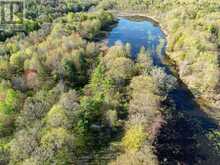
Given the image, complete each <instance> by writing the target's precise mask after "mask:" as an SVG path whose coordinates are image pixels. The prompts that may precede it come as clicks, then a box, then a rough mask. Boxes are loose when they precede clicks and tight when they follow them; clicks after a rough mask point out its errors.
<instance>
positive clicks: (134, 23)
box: [108, 17, 166, 65]
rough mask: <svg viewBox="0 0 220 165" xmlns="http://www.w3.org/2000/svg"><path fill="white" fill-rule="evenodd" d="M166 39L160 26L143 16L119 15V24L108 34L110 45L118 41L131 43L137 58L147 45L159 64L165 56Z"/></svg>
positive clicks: (132, 50)
mask: <svg viewBox="0 0 220 165" xmlns="http://www.w3.org/2000/svg"><path fill="white" fill-rule="evenodd" d="M165 41H166V40H165V35H164V33H163V32H162V31H161V29H160V27H159V26H157V25H156V24H154V23H152V22H150V21H148V20H147V19H146V18H142V17H131V18H122V17H119V19H118V24H117V26H116V27H115V28H113V30H112V31H111V32H110V34H109V36H108V46H113V45H114V44H115V43H116V42H121V43H123V44H126V43H130V44H131V47H132V49H131V53H132V57H133V58H136V56H137V54H138V52H139V51H140V48H141V47H145V48H146V49H147V50H148V51H150V53H151V54H152V56H153V60H154V63H155V64H158V65H160V64H161V61H162V59H163V57H164V49H165V46H166V42H165Z"/></svg>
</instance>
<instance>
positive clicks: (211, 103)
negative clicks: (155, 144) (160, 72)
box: [110, 10, 220, 124]
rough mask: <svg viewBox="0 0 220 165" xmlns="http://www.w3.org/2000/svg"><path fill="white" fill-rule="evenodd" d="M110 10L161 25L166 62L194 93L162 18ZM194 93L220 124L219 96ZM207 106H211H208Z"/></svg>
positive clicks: (120, 15)
mask: <svg viewBox="0 0 220 165" xmlns="http://www.w3.org/2000/svg"><path fill="white" fill-rule="evenodd" d="M110 12H111V13H113V14H114V15H115V16H118V17H135V16H138V17H145V18H146V19H149V20H150V21H152V22H154V23H155V24H156V25H157V26H159V27H160V28H161V31H162V32H163V33H164V34H165V36H166V37H167V45H166V49H165V53H166V61H165V62H166V64H167V65H169V66H170V67H172V72H173V74H174V75H175V77H176V78H177V79H179V80H180V81H181V83H182V84H184V86H187V88H189V89H190V90H191V92H192V93H194V91H193V90H192V88H191V87H190V86H189V85H188V83H187V82H186V81H185V80H184V78H181V76H180V70H179V66H178V65H177V63H176V61H175V59H173V56H172V55H171V53H170V52H168V51H167V50H168V49H169V42H171V41H170V36H171V34H170V33H169V32H168V30H167V29H166V27H165V26H164V25H163V24H161V21H160V19H158V18H157V17H155V16H153V15H151V14H150V13H147V14H145V13H142V12H134V11H132V12H130V11H117V10H110ZM193 95H194V97H195V100H196V102H197V103H198V104H199V105H200V106H201V107H204V108H202V109H204V112H207V113H209V114H210V115H211V117H213V118H215V119H216V120H218V122H219V124H220V105H219V101H220V100H218V98H219V96H218V95H214V94H209V95H212V97H208V96H207V94H205V95H203V94H201V95H196V94H195V93H194V94H193ZM207 107H209V108H207ZM210 109H211V110H210Z"/></svg>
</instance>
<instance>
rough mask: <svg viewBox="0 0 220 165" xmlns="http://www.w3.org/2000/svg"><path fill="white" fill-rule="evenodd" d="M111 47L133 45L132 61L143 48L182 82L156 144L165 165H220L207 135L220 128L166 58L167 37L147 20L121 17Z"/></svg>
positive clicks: (168, 104)
mask: <svg viewBox="0 0 220 165" xmlns="http://www.w3.org/2000/svg"><path fill="white" fill-rule="evenodd" d="M107 42H108V46H113V45H114V44H115V43H116V42H121V43H123V44H126V43H130V45H131V53H132V58H133V59H135V58H136V57H137V54H138V52H139V50H140V48H141V47H143V46H144V47H145V48H146V49H147V50H148V51H149V52H150V53H151V55H152V58H153V61H154V65H156V66H158V67H163V68H164V69H165V70H166V71H167V73H168V74H172V75H173V76H175V77H176V78H177V79H178V86H177V88H176V89H175V90H173V91H172V92H170V93H169V96H168V99H167V101H166V102H165V103H164V107H166V108H167V109H168V110H167V113H164V116H165V119H166V121H167V123H166V124H165V125H164V126H163V127H162V129H161V131H160V133H159V134H158V136H157V138H156V139H155V142H154V144H153V145H154V147H155V154H156V155H157V156H158V159H159V161H160V164H163V165H191V164H192V165H194V164H196V165H197V164H204V165H212V164H213V165H218V164H220V155H218V154H217V153H216V151H215V149H214V148H215V147H214V144H213V143H212V141H210V140H209V139H208V138H207V134H209V133H210V132H211V131H213V130H216V129H218V126H217V124H216V122H215V121H214V120H213V119H211V118H209V116H208V115H207V114H206V113H204V112H203V111H202V107H200V106H199V104H197V102H196V100H195V98H194V96H193V94H192V93H191V92H190V90H189V89H188V88H187V86H186V85H184V84H183V83H182V81H181V80H180V79H179V78H178V75H177V74H176V71H175V67H174V66H173V65H171V64H170V63H169V59H168V57H166V55H165V49H166V36H165V34H164V33H163V32H162V30H161V28H160V27H159V26H158V25H157V24H156V23H155V22H153V21H152V20H149V19H147V18H145V17H119V18H118V24H117V25H116V26H115V27H114V28H113V29H112V31H111V32H110V33H109V35H108V37H107Z"/></svg>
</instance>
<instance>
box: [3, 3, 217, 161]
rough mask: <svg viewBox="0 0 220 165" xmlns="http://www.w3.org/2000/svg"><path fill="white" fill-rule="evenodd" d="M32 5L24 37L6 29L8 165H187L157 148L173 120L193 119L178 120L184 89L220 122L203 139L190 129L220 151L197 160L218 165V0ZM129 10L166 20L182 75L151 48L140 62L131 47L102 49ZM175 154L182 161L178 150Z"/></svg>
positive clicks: (170, 44)
mask: <svg viewBox="0 0 220 165" xmlns="http://www.w3.org/2000/svg"><path fill="white" fill-rule="evenodd" d="M25 5H26V12H25V20H24V22H23V24H24V26H25V30H24V31H22V32H15V31H13V30H9V31H2V32H0V41H1V42H0V165H8V164H9V165H51V164H56V165H72V164H83V165H84V164H85V165H86V164H97V165H99V164H100V165H102V164H103V165H105V164H110V165H157V164H164V165H172V164H181V165H182V164H183V165H184V162H180V161H179V160H181V159H179V158H177V160H176V161H172V164H171V163H170V162H169V161H168V160H167V159H169V158H167V159H163V160H162V159H161V158H160V156H161V153H159V152H160V150H159V149H158V148H159V147H158V146H159V145H158V144H157V143H159V142H158V141H160V138H158V137H161V136H159V135H160V134H161V133H160V132H163V130H164V131H167V130H166V129H164V127H166V126H167V125H169V123H170V121H173V118H174V117H176V118H177V119H176V120H178V121H177V122H176V121H175V122H176V123H178V122H179V121H180V120H181V121H182V120H188V119H185V118H184V119H183V114H182V113H180V114H179V112H178V115H176V112H177V108H176V106H175V103H173V100H172V98H171V97H170V93H172V92H173V91H175V89H176V88H177V86H178V82H181V83H183V84H184V85H185V86H186V87H187V89H189V91H190V92H191V93H192V97H193V100H195V102H196V101H198V104H199V105H198V106H202V105H203V104H204V105H206V106H205V107H206V108H205V109H204V113H205V114H206V115H207V116H210V117H211V118H212V119H213V120H215V121H216V125H217V126H216V129H215V130H211V131H210V132H204V131H203V130H201V127H200V126H201V125H202V124H201V123H199V124H198V123H197V121H193V124H192V125H193V127H195V129H194V130H193V128H192V132H193V131H195V132H199V133H200V134H202V136H205V137H206V138H207V139H208V140H207V141H209V142H210V143H209V144H210V145H209V144H208V145H209V147H208V149H210V148H211V149H212V151H211V150H207V152H209V153H208V154H207V155H208V156H210V158H208V159H207V161H200V160H199V161H197V160H192V162H190V163H191V164H204V165H205V164H210V165H212V164H213V165H217V164H218V162H216V161H217V158H213V157H212V156H213V155H217V156H216V157H219V155H220V129H219V126H220V69H219V50H220V49H219V48H220V19H219V16H220V2H219V1H218V0H212V1H210V0H201V1H197V0H154V1H152V0H88V1H86V0H64V1H61V2H60V1H56V0H54V1H50V0H43V1H42V0H27V2H26V4H25ZM122 12H123V13H131V14H136V15H146V16H149V17H151V18H153V19H155V20H156V21H158V22H159V24H160V26H161V28H162V29H163V31H164V32H165V33H166V35H167V43H168V46H167V50H166V55H167V56H168V57H169V59H170V61H172V65H174V67H175V69H176V72H177V73H176V74H177V76H176V75H173V74H168V73H167V72H166V70H165V69H164V68H162V67H158V66H155V65H154V62H153V59H152V56H151V54H150V52H149V51H148V50H146V49H145V48H144V47H143V48H141V49H140V51H139V53H138V56H137V58H136V59H132V58H131V56H132V55H131V47H132V45H130V44H129V43H127V44H122V43H115V45H114V46H112V47H107V46H106V45H105V44H104V41H103V40H102V39H103V36H104V37H105V36H106V34H108V32H109V29H111V28H112V27H114V26H115V24H117V13H122ZM16 16H17V17H18V22H19V13H16ZM183 101H184V100H183ZM185 101H187V100H185ZM200 102H202V103H201V104H202V105H200ZM167 123H168V124H167ZM190 127H191V125H190ZM166 128H167V127H166ZM190 131H191V130H190ZM166 133H167V134H168V136H170V137H172V136H174V135H172V133H170V134H169V132H166ZM194 135H195V134H193V135H192V138H194V139H196V140H197V141H196V144H193V145H192V147H195V148H199V147H200V146H201V145H202V143H204V142H203V141H202V140H201V142H198V140H200V138H201V136H200V135H199V136H194ZM177 136H178V135H177ZM163 138H164V140H166V139H165V138H167V137H163ZM158 139H159V140H158ZM170 139H172V138H170ZM201 139H202V138H201ZM171 143H172V142H171ZM165 147H167V146H165ZM157 149H158V150H157ZM171 149H172V150H173V151H172V152H173V153H172V156H173V157H175V156H176V155H178V156H179V152H181V149H180V147H179V146H175V147H174V148H171ZM199 149H200V148H199ZM203 149H204V148H203ZM192 150H193V149H190V151H192ZM204 150H205V149H204ZM187 151H188V150H187ZM201 152H204V151H201ZM211 152H213V153H214V154H212V153H211ZM192 153H193V152H192ZM180 155H181V154H180ZM103 157H104V158H103ZM192 157H193V156H192ZM195 157H196V156H195ZM163 158H164V157H163ZM218 160H219V159H218ZM195 162H196V163H195ZM188 163H189V162H188ZM186 164H187V163H186ZM187 165H188V164H187ZM189 165H190V164H189Z"/></svg>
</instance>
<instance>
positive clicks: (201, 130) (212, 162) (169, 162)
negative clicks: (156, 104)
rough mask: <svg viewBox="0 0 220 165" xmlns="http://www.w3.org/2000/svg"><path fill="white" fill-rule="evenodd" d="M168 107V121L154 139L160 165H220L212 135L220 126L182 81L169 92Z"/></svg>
mask: <svg viewBox="0 0 220 165" xmlns="http://www.w3.org/2000/svg"><path fill="white" fill-rule="evenodd" d="M165 107H167V109H168V110H166V112H164V115H165V118H166V121H167V123H166V124H164V125H163V127H162V128H161V131H160V133H159V134H158V136H157V138H156V140H155V142H154V146H155V149H156V154H157V156H158V159H159V161H160V164H161V165H198V164H199V165H200V164H201V165H217V164H218V163H219V162H220V154H219V153H218V151H216V147H215V144H214V143H213V141H212V140H210V139H209V138H208V134H209V133H211V132H212V131H215V130H219V126H218V124H217V122H216V121H215V120H214V119H212V118H210V117H209V116H208V114H206V113H205V112H204V111H203V110H202V107H200V106H199V104H197V102H196V101H195V98H194V96H193V94H192V93H191V92H190V90H189V89H188V88H187V87H186V86H185V85H184V84H183V83H182V82H179V86H178V87H177V88H176V89H175V90H173V91H172V92H170V93H169V96H168V99H167V100H166V102H165Z"/></svg>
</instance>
